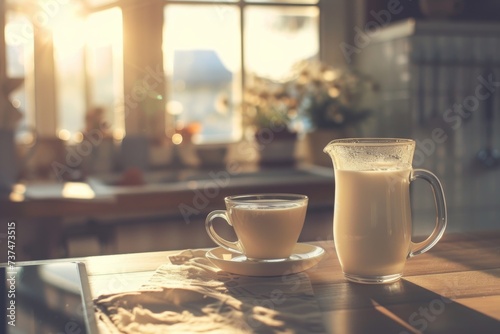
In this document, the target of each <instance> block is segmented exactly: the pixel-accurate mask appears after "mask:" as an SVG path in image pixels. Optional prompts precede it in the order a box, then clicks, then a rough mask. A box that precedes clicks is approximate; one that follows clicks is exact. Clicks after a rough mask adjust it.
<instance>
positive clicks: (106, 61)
mask: <svg viewBox="0 0 500 334" xmlns="http://www.w3.org/2000/svg"><path fill="white" fill-rule="evenodd" d="M122 32H123V24H122V15H121V10H120V9H118V8H112V9H108V10H105V11H102V12H98V13H95V14H92V15H90V16H89V18H88V21H87V74H88V77H89V81H90V82H89V85H88V87H89V89H90V92H89V94H90V101H89V102H90V106H89V107H101V108H103V109H104V110H105V115H106V116H105V117H106V122H107V123H108V124H109V125H111V127H112V129H114V130H115V131H117V132H118V133H123V131H124V119H123V117H124V115H123V112H124V108H123V103H121V102H120V101H121V100H123V98H121V97H123V33H122Z"/></svg>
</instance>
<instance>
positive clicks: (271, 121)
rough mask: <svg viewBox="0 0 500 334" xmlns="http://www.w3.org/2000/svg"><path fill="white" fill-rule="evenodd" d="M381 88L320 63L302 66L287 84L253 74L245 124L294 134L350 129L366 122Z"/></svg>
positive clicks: (245, 98) (306, 63)
mask: <svg viewBox="0 0 500 334" xmlns="http://www.w3.org/2000/svg"><path fill="white" fill-rule="evenodd" d="M375 91H376V85H375V84H374V83H373V82H372V81H371V80H370V79H369V78H367V77H365V76H363V75H361V74H360V73H357V72H355V71H353V70H345V71H340V70H336V69H334V68H332V67H330V66H328V65H326V64H323V63H321V62H318V61H302V62H299V63H297V64H296V65H295V66H294V67H293V68H292V71H291V74H290V75H289V76H288V78H286V79H285V80H283V81H272V80H269V79H265V78H261V77H257V76H251V77H250V78H249V80H248V84H247V89H246V91H245V95H244V102H245V106H246V110H245V117H246V124H247V125H252V126H253V127H254V128H257V129H258V128H266V127H267V128H273V127H274V128H276V127H280V128H287V129H290V130H292V131H298V130H305V131H307V130H312V129H332V128H345V127H348V126H351V125H354V124H356V123H359V122H360V121H362V120H364V119H366V118H367V117H368V116H369V115H370V110H369V108H368V107H367V105H368V104H367V103H368V101H369V97H370V95H371V94H372V93H374V92H375Z"/></svg>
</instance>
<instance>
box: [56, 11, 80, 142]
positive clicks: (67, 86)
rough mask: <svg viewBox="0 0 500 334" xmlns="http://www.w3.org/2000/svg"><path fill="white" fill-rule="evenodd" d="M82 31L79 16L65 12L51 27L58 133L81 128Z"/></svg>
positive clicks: (73, 132) (73, 131)
mask: <svg viewBox="0 0 500 334" xmlns="http://www.w3.org/2000/svg"><path fill="white" fill-rule="evenodd" d="M85 31H86V29H85V22H84V20H83V18H81V17H78V16H75V15H71V14H69V13H65V14H63V15H61V17H60V21H58V22H57V24H56V25H54V28H53V38H54V63H55V77H56V96H57V104H56V105H57V110H58V127H57V129H58V132H59V133H61V130H67V131H69V133H70V134H72V135H74V134H75V133H76V132H79V131H82V130H83V120H84V117H85V108H86V106H85V74H84V73H85V72H84V45H85ZM68 139H69V138H68Z"/></svg>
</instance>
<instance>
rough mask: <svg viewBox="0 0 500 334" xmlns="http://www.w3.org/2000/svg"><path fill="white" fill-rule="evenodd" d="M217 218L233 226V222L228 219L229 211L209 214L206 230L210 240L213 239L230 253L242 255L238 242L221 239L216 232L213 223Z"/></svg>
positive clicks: (217, 211) (216, 211) (206, 220)
mask: <svg viewBox="0 0 500 334" xmlns="http://www.w3.org/2000/svg"><path fill="white" fill-rule="evenodd" d="M216 218H222V219H224V220H225V221H226V223H227V224H228V225H229V226H233V225H232V224H231V221H230V220H229V218H228V217H227V211H225V210H215V211H212V212H210V213H209V214H208V216H207V218H206V219H205V228H206V230H207V233H208V236H209V237H210V239H212V240H213V241H214V242H215V243H216V244H217V245H219V246H221V247H222V248H225V249H227V250H228V251H231V252H235V253H240V254H241V253H242V252H241V250H240V249H239V247H238V245H239V242H238V241H229V240H226V239H224V238H223V237H221V236H220V235H219V234H217V232H215V229H214V225H213V221H214V219H216Z"/></svg>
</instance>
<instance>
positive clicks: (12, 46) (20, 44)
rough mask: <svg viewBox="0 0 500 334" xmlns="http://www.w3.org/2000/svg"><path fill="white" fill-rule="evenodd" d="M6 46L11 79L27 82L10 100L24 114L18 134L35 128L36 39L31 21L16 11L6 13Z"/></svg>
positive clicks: (11, 95) (8, 73)
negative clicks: (21, 79) (30, 127)
mask: <svg viewBox="0 0 500 334" xmlns="http://www.w3.org/2000/svg"><path fill="white" fill-rule="evenodd" d="M5 20H6V25H5V44H6V61H7V63H6V65H7V67H6V72H7V77H10V78H24V80H23V81H24V83H23V84H20V85H19V87H18V88H17V89H15V90H14V91H12V93H11V94H10V99H11V101H12V103H13V104H14V106H16V107H17V108H19V110H20V111H21V112H22V113H23V118H22V120H21V122H20V124H19V128H18V129H17V130H18V134H20V135H22V134H23V133H25V132H26V130H27V129H28V126H33V125H34V115H35V114H34V112H35V110H34V100H35V96H34V93H35V90H34V72H33V71H34V61H33V59H34V58H33V55H34V40H33V25H32V23H31V22H30V21H29V20H28V18H27V17H26V16H25V15H23V14H21V13H17V12H14V11H7V12H6V17H5Z"/></svg>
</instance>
